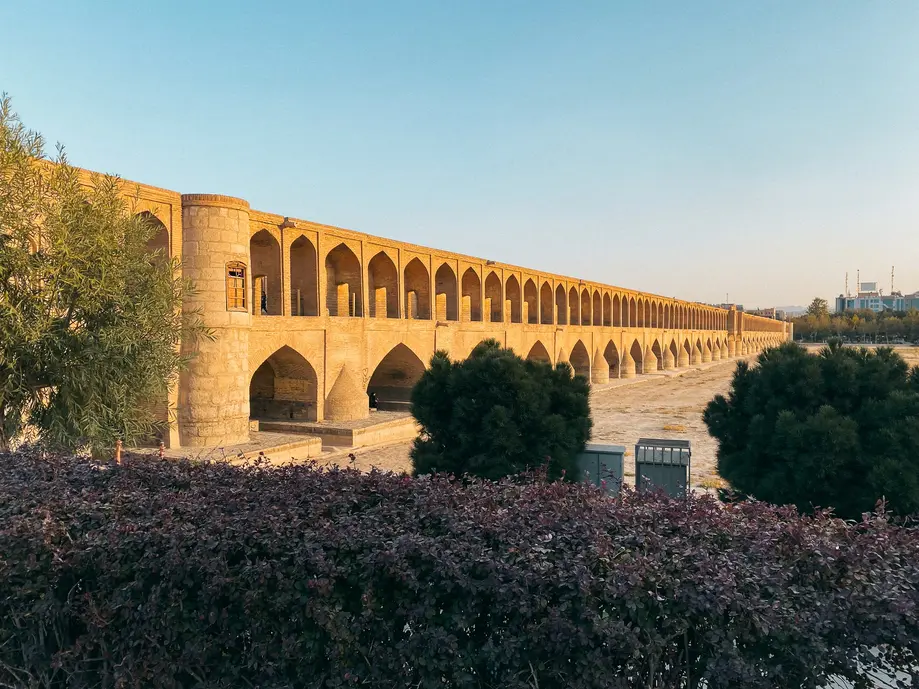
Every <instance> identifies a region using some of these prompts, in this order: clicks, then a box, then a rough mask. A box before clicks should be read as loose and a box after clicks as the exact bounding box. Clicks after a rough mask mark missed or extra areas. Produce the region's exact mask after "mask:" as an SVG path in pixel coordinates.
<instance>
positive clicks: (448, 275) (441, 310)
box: [434, 263, 459, 321]
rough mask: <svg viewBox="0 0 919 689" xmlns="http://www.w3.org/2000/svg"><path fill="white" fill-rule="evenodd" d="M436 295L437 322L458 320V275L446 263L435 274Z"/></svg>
mask: <svg viewBox="0 0 919 689" xmlns="http://www.w3.org/2000/svg"><path fill="white" fill-rule="evenodd" d="M434 295H435V297H434V298H435V302H436V304H437V320H447V321H455V320H459V319H458V315H457V313H458V311H457V308H458V307H457V304H456V273H454V272H453V268H451V267H450V266H449V265H447V264H446V263H443V264H441V266H440V268H438V269H437V272H436V273H434Z"/></svg>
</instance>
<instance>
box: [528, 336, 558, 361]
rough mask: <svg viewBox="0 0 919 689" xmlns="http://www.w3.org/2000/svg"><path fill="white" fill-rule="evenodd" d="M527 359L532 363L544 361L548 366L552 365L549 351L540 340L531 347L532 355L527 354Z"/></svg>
mask: <svg viewBox="0 0 919 689" xmlns="http://www.w3.org/2000/svg"><path fill="white" fill-rule="evenodd" d="M526 358H527V359H529V360H530V361H544V362H546V363H547V364H551V363H552V359H551V357H550V356H549V350H547V349H546V347H545V345H543V343H542V342H540V341H539V340H536V344H534V345H533V346H532V347H530V353H529V354H527V357H526Z"/></svg>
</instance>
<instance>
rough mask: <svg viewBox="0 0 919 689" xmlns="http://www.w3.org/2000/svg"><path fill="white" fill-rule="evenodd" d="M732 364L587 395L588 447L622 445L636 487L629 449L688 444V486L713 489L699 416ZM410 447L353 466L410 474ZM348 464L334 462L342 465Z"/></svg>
mask: <svg viewBox="0 0 919 689" xmlns="http://www.w3.org/2000/svg"><path fill="white" fill-rule="evenodd" d="M734 365H735V364H734V362H733V361H726V362H717V363H712V364H706V365H705V366H704V367H702V368H699V369H691V370H688V371H685V372H683V373H682V374H681V375H664V374H657V375H653V376H647V377H639V378H637V379H634V380H630V381H616V382H614V383H612V384H610V385H609V386H599V387H596V388H594V390H593V391H592V393H591V413H592V415H593V420H594V430H593V437H592V438H591V442H596V443H606V444H612V445H625V447H626V448H627V455H626V462H625V463H626V478H627V479H628V480H630V481H634V472H633V471H632V468H631V467H632V466H633V457H632V454H633V448H634V445H635V442H636V441H637V440H638V439H639V438H642V437H650V438H679V439H685V440H690V441H692V483H693V485H696V486H699V487H706V488H711V487H713V486H714V485H715V484H717V482H718V478H717V474H716V472H715V441H714V440H713V439H712V438H711V436H709V434H708V430H707V429H706V428H705V424H704V423H703V422H702V411H703V409H704V408H705V405H706V404H707V403H708V401H709V400H711V399H712V397H714V396H715V395H716V394H718V393H723V392H726V391H727V389H728V387H729V385H730V380H731V374H732V373H733V371H734ZM410 447H411V443H400V444H398V445H390V446H388V447H375V448H363V449H358V450H355V451H354V454H355V457H356V462H355V466H356V467H357V468H359V469H363V470H369V469H371V468H372V467H376V468H378V469H381V470H384V471H387V470H388V471H410V470H411V462H410V460H409V448H410ZM347 461H348V460H347V459H346V458H343V457H339V458H336V460H335V462H336V463H339V464H346V463H347Z"/></svg>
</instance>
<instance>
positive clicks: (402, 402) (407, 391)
mask: <svg viewBox="0 0 919 689" xmlns="http://www.w3.org/2000/svg"><path fill="white" fill-rule="evenodd" d="M422 373H424V362H423V361H422V360H421V358H420V357H419V356H418V355H417V354H415V352H413V351H412V350H411V349H409V348H408V347H406V346H405V345H404V344H402V343H399V344H397V345H396V346H395V347H393V348H392V349H391V350H389V352H387V354H386V356H384V357H383V358H382V359H381V360H380V363H378V364H377V365H376V368H374V370H373V375H372V376H370V381H369V382H368V383H367V396H368V400H369V404H370V407H371V408H376V409H378V410H380V411H406V412H407V411H409V410H410V407H411V401H412V388H414V387H415V383H417V382H418V380H419V379H420V378H421V374H422Z"/></svg>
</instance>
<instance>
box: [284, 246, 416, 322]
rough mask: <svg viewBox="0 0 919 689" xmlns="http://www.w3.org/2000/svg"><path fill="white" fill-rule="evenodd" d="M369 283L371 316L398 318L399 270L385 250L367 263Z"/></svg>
mask: <svg viewBox="0 0 919 689" xmlns="http://www.w3.org/2000/svg"><path fill="white" fill-rule="evenodd" d="M291 254H293V252H291ZM291 275H293V260H291ZM367 285H368V286H369V287H370V299H369V301H370V305H369V306H370V309H369V311H370V317H371V318H398V317H399V271H398V270H397V269H396V264H395V263H393V260H392V259H391V258H390V257H389V256H388V255H387V253H386V252H385V251H380V252H379V253H377V255H376V256H374V257H373V258H371V259H370V263H368V264H367Z"/></svg>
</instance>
